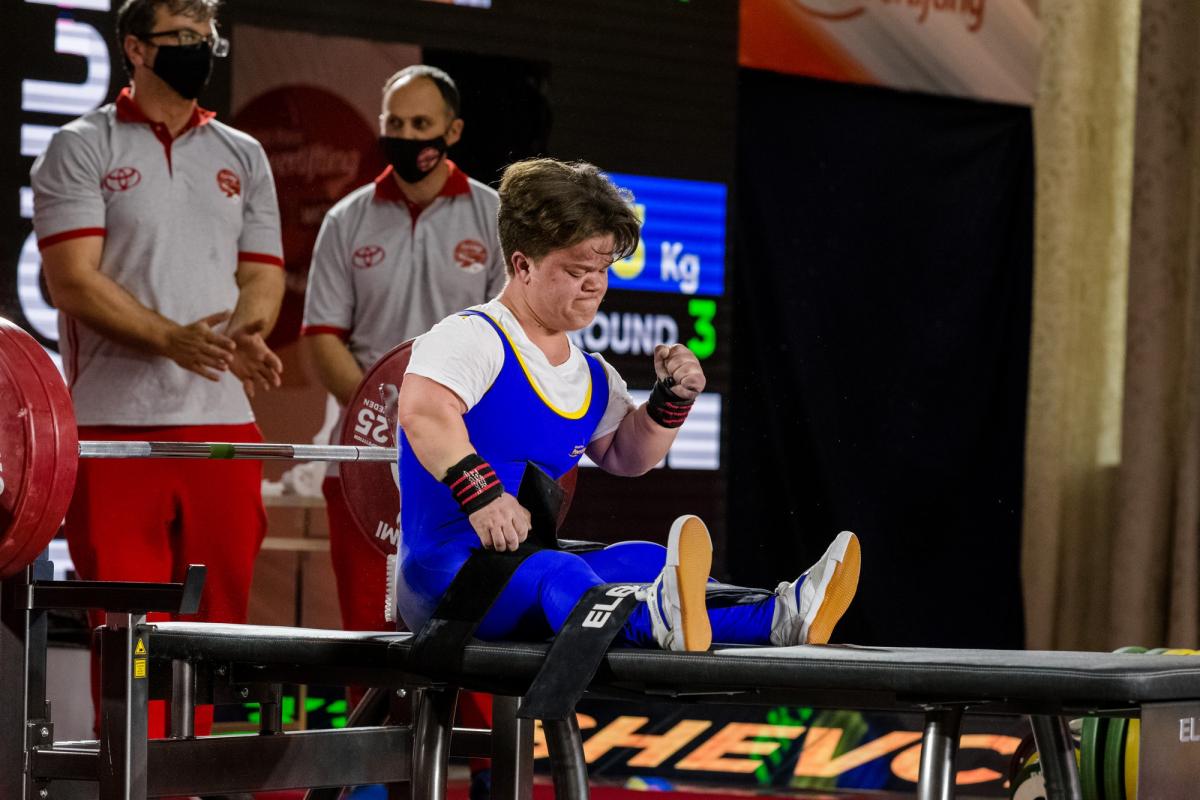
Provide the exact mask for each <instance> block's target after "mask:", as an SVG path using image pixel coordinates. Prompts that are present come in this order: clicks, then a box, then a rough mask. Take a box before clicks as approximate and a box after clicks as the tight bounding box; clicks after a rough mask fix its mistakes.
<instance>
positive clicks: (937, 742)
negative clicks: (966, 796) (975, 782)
mask: <svg viewBox="0 0 1200 800" xmlns="http://www.w3.org/2000/svg"><path fill="white" fill-rule="evenodd" d="M962 713H963V712H962V708H960V707H957V706H956V707H952V708H931V709H929V710H928V711H927V712H926V714H925V736H924V738H923V739H922V740H921V778H920V781H919V782H918V783H917V797H918V799H919V800H953V798H954V781H955V778H956V776H957V772H958V771H957V770H956V769H955V766H954V762H955V758H956V757H957V755H958V731H959V727H960V725H961V724H962Z"/></svg>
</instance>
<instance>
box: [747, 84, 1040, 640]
mask: <svg viewBox="0 0 1200 800" xmlns="http://www.w3.org/2000/svg"><path fill="white" fill-rule="evenodd" d="M738 111H739V113H738V145H737V148H738V156H737V178H736V186H737V191H738V198H737V201H736V214H737V218H736V237H735V241H736V242H737V250H736V256H735V268H734V270H733V273H734V279H733V283H734V290H733V291H734V294H735V296H736V297H737V298H738V303H737V306H736V310H735V315H734V316H735V318H734V341H735V344H734V352H735V357H734V360H733V384H734V386H733V389H732V397H731V406H732V407H731V425H732V427H731V431H730V434H731V436H730V438H731V463H730V470H731V476H730V481H731V492H730V513H729V520H730V524H729V529H728V537H729V539H728V540H729V542H730V544H731V546H730V550H729V554H728V564H729V567H730V570H731V572H732V574H733V577H734V579H736V580H738V581H741V582H744V583H750V584H755V585H765V584H768V583H770V584H772V585H773V583H774V582H775V581H779V580H783V579H788V578H792V577H794V574H793V573H794V572H795V567H796V566H797V565H805V564H808V563H810V562H811V561H812V560H813V559H815V558H816V557H817V556H818V555H819V554H820V552H821V551H822V550H823V549H824V547H825V544H826V543H827V541H828V540H829V538H830V537H831V536H832V535H833V534H834V533H836V532H837V531H838V530H841V529H845V528H848V529H852V530H855V531H856V532H857V533H858V534H859V536H860V537H861V540H862V543H863V574H862V582H861V584H860V590H859V595H858V599H857V600H856V601H855V605H854V607H853V608H852V609H851V612H850V614H849V615H848V616H847V618H846V620H845V621H844V622H843V624H842V627H841V628H839V631H838V638H839V640H841V641H850V642H856V643H862V644H884V643H886V644H912V645H927V646H935V645H941V646H960V647H962V646H989V647H1020V646H1022V638H1023V620H1022V616H1021V603H1020V587H1019V558H1020V549H1019V539H1020V523H1021V491H1022V471H1023V449H1024V414H1025V392H1026V371H1027V365H1028V337H1029V316H1030V295H1031V283H1032V228H1033V222H1032V196H1033V165H1032V133H1031V121H1030V113H1029V109H1026V108H1015V107H1010V106H1001V105H993V104H984V103H976V102H971V101H965V100H955V99H947V98H935V97H927V96H922V95H916V94H907V93H899V92H893V91H889V90H883V89H876V88H868V87H859V86H847V85H841V84H832V83H825V82H819V81H811V80H807V79H802V78H796V77H787V76H782V75H776V74H772V73H765V72H757V71H748V70H747V71H743V72H742V73H741V79H740V86H739V103H738ZM735 543H736V545H735ZM801 568H802V567H801Z"/></svg>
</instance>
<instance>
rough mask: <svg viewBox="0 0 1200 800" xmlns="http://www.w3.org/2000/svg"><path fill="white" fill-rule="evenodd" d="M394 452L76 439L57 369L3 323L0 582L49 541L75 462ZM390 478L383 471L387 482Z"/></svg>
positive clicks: (384, 457) (355, 457)
mask: <svg viewBox="0 0 1200 800" xmlns="http://www.w3.org/2000/svg"><path fill="white" fill-rule="evenodd" d="M396 453H397V451H396V448H395V447H374V446H363V447H358V446H340V445H301V444H258V443H231V442H135V441H79V438H78V429H77V426H76V422H75V412H74V408H73V406H72V404H71V396H70V392H69V391H68V389H67V386H66V384H65V383H64V382H63V379H62V376H61V375H60V374H59V372H58V368H57V367H56V366H55V365H54V362H53V361H51V360H50V357H49V356H48V355H47V354H46V351H45V350H43V349H42V347H41V345H39V344H38V343H37V341H36V340H35V339H34V338H33V337H32V336H30V335H29V334H28V333H26V332H25V331H23V330H22V329H21V328H19V327H18V326H16V325H14V324H13V323H11V322H9V321H8V320H6V319H4V318H2V317H0V578H7V577H10V576H12V575H14V574H16V573H18V572H20V571H21V570H22V569H24V568H25V566H26V565H28V564H29V563H31V562H32V561H33V560H34V559H35V558H36V557H37V555H38V554H39V553H40V552H42V550H44V549H45V548H46V546H47V545H48V544H49V543H50V540H51V539H52V538H53V537H54V534H55V532H56V531H57V530H58V527H59V525H60V524H61V522H62V519H63V517H64V516H65V515H66V512H67V507H68V506H69V505H70V502H71V494H72V492H73V491H74V489H75V474H76V471H77V469H78V465H79V464H78V460H79V459H80V458H190V459H257V460H284V461H338V462H387V463H389V464H394V463H395V461H396ZM390 472H391V470H390V469H385V470H384V474H385V475H387V476H388V480H390ZM392 508H393V509H394V508H395V506H394V505H393V506H392ZM394 513H395V512H394V510H393V511H392V514H393V515H394ZM393 519H394V516H393Z"/></svg>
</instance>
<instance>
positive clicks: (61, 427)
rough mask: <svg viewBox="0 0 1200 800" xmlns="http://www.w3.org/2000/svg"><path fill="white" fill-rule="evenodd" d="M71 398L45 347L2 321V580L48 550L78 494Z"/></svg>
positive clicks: (74, 426)
mask: <svg viewBox="0 0 1200 800" xmlns="http://www.w3.org/2000/svg"><path fill="white" fill-rule="evenodd" d="M78 435H79V434H78V429H77V428H76V425H75V413H74V411H73V409H72V407H71V397H70V393H69V392H68V391H67V387H66V385H65V384H64V383H63V380H62V376H60V375H59V373H58V369H57V368H56V367H55V366H54V362H53V361H51V360H50V357H49V356H48V355H46V352H45V351H44V350H43V349H42V347H41V345H39V344H38V343H37V341H36V340H35V339H34V338H33V337H32V336H30V335H29V334H28V333H26V332H25V331H23V330H21V329H20V328H19V327H17V326H16V325H14V324H12V323H11V322H9V321H8V320H5V319H0V484H2V486H0V578H7V577H10V576H12V575H15V574H17V573H19V572H20V571H21V570H22V569H24V568H25V566H26V565H28V564H29V563H30V562H32V561H33V560H34V559H35V558H36V557H37V555H38V554H39V553H40V552H41V551H42V550H44V549H45V548H46V546H47V545H48V544H49V542H50V540H51V539H52V538H54V533H55V532H56V531H57V530H58V528H59V525H60V524H61V523H62V519H63V516H64V515H65V514H66V511H67V506H68V505H69V504H70V502H71V493H72V492H73V491H74V488H75V471H76V468H77V467H78V463H79V461H78V459H79V440H78Z"/></svg>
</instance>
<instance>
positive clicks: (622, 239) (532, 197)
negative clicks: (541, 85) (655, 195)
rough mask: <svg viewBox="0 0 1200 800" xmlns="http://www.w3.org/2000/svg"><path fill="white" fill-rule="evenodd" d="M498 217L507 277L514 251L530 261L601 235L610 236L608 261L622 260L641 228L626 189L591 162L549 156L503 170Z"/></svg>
mask: <svg viewBox="0 0 1200 800" xmlns="http://www.w3.org/2000/svg"><path fill="white" fill-rule="evenodd" d="M498 217H499V228H500V247H501V249H502V250H503V251H504V261H505V269H506V270H507V271H508V274H509V275H510V276H511V275H512V274H513V265H512V256H513V253H515V252H517V251H520V252H521V253H524V254H525V256H526V257H528V258H531V259H535V260H536V259H539V258H541V257H543V256H545V255H546V254H547V253H549V252H551V251H553V250H561V249H563V248H564V247H572V246H574V245H577V244H579V243H580V242H582V241H583V240H585V239H590V238H592V237H593V236H602V235H604V234H612V237H613V250H612V258H613V260H614V261H617V260H619V259H622V258H627V257H628V256H630V255H632V254H633V252H634V250H636V249H637V246H638V237H639V232H640V229H641V220H639V219H638V216H637V212H636V211H635V210H634V208H633V195H631V194H630V193H629V192H628V191H627V190H625V189H620V188H618V187H617V186H615V185H614V184H613V182H612V181H610V180H609V179H608V177H607V176H605V175H604V173H602V172H601V171H600V170H599V169H598V168H596V167H595V166H594V165H592V164H588V163H587V162H585V161H574V162H565V161H558V160H557V159H553V158H531V159H527V160H525V161H518V162H517V163H515V164H512V165H510V166H509V167H508V169H506V170H504V176H503V177H502V178H501V179H500V211H499V214H498Z"/></svg>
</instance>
